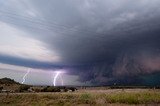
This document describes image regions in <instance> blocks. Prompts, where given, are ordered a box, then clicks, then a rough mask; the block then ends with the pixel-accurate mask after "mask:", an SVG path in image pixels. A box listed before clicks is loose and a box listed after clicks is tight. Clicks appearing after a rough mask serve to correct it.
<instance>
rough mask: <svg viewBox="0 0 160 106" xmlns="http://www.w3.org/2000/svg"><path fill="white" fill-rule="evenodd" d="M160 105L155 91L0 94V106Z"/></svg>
mask: <svg viewBox="0 0 160 106" xmlns="http://www.w3.org/2000/svg"><path fill="white" fill-rule="evenodd" d="M106 105H107V106H108V105H109V106H126V105H133V106H134V105H140V106H145V105H151V106H155V105H157V106H159V105H160V90H156V89H106V90H105V89H103V90H96V89H92V90H91V89H81V90H78V91H76V92H63V93H58V92H57V93H50V92H47V93H9V94H7V93H0V106H106Z"/></svg>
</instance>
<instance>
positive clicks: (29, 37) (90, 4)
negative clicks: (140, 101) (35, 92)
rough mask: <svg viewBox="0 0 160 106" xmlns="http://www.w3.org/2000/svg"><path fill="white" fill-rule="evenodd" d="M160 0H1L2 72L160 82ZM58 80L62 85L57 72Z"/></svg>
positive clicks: (39, 79)
mask: <svg viewBox="0 0 160 106" xmlns="http://www.w3.org/2000/svg"><path fill="white" fill-rule="evenodd" d="M159 5H160V1H159V0H114V1H113V0H45V1H44V0H0V78H3V77H9V78H12V79H15V80H16V81H18V82H22V79H23V76H24V75H25V73H27V70H28V69H31V71H30V73H29V74H28V75H27V77H26V81H25V83H26V84H34V85H53V78H54V76H55V75H56V72H58V71H59V72H61V77H62V78H63V80H64V84H65V85H93V86H100V85H113V84H117V85H160V79H159V78H158V76H159V75H160V6H159ZM57 85H61V78H60V77H58V79H57Z"/></svg>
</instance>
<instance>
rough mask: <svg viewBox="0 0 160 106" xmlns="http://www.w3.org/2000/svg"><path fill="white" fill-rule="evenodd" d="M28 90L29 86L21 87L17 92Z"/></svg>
mask: <svg viewBox="0 0 160 106" xmlns="http://www.w3.org/2000/svg"><path fill="white" fill-rule="evenodd" d="M29 88H30V86H29V85H21V86H20V87H19V92H24V91H28V89H29Z"/></svg>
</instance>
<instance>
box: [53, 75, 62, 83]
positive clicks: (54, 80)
mask: <svg viewBox="0 0 160 106" xmlns="http://www.w3.org/2000/svg"><path fill="white" fill-rule="evenodd" d="M60 74H61V72H56V75H55V76H54V79H53V85H54V86H56V81H57V78H58V76H59V77H60V79H61V84H62V86H63V79H62V76H61V75H60Z"/></svg>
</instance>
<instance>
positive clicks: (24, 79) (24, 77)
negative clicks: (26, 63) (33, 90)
mask: <svg viewBox="0 0 160 106" xmlns="http://www.w3.org/2000/svg"><path fill="white" fill-rule="evenodd" d="M29 72H30V68H29V69H28V71H27V73H26V74H25V75H24V76H23V81H22V84H23V83H24V82H25V81H26V76H27V75H28V74H29Z"/></svg>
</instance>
